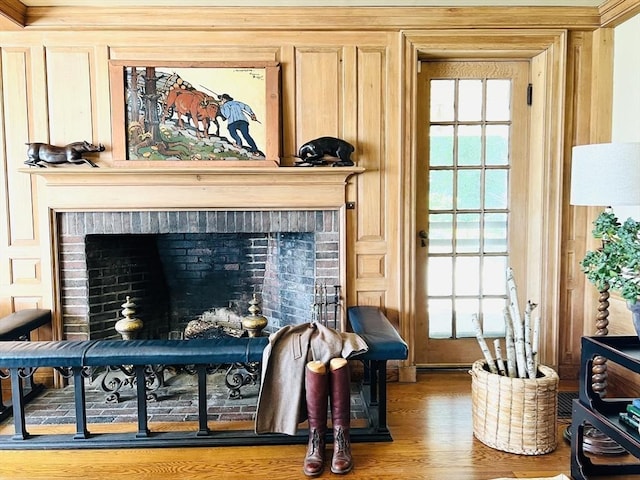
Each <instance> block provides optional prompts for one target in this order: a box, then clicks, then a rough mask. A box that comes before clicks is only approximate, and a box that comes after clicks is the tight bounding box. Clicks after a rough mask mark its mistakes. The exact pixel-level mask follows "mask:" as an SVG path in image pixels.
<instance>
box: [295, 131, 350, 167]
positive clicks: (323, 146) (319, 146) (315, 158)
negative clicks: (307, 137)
mask: <svg viewBox="0 0 640 480" xmlns="http://www.w3.org/2000/svg"><path fill="white" fill-rule="evenodd" d="M353 150H354V148H353V145H351V144H350V143H349V142H345V141H344V140H341V139H339V138H334V137H320V138H316V139H315V140H311V141H309V142H307V143H305V144H304V145H302V146H301V147H300V150H299V151H298V157H299V158H300V159H301V161H300V162H298V163H296V166H300V167H313V166H316V165H328V164H329V163H331V162H327V161H326V160H323V157H324V156H325V155H329V156H331V157H337V158H339V159H340V160H339V161H337V162H333V166H334V167H351V166H352V165H353V161H352V160H351V154H352V153H353Z"/></svg>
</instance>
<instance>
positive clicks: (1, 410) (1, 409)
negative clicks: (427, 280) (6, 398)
mask: <svg viewBox="0 0 640 480" xmlns="http://www.w3.org/2000/svg"><path fill="white" fill-rule="evenodd" d="M1 374H2V372H0V375H1ZM5 410H8V408H7V406H6V405H5V404H4V403H3V402H2V378H1V377H0V421H2V420H4V418H5V417H2V414H3V413H4V412H5Z"/></svg>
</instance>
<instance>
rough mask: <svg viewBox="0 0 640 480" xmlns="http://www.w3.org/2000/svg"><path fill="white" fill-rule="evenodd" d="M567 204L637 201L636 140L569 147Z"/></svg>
mask: <svg viewBox="0 0 640 480" xmlns="http://www.w3.org/2000/svg"><path fill="white" fill-rule="evenodd" d="M569 202H570V203H571V205H593V206H604V207H612V206H617V205H640V143H597V144H593V145H581V146H578V147H573V155H572V159H571V198H570V200H569Z"/></svg>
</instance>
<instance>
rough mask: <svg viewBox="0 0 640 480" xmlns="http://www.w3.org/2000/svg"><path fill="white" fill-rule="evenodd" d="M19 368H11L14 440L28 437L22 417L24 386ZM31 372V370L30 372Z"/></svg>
mask: <svg viewBox="0 0 640 480" xmlns="http://www.w3.org/2000/svg"><path fill="white" fill-rule="evenodd" d="M20 370H21V369H20V368H12V369H11V403H12V404H13V424H14V428H15V433H14V435H13V439H14V440H26V439H27V438H29V433H28V432H27V426H26V421H25V419H24V388H23V386H22V379H21V378H20ZM31 374H33V372H31Z"/></svg>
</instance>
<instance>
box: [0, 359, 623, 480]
mask: <svg viewBox="0 0 640 480" xmlns="http://www.w3.org/2000/svg"><path fill="white" fill-rule="evenodd" d="M569 389H571V387H570V388H569ZM470 390H471V377H470V376H469V374H468V373H467V372H462V371H455V372H451V371H446V372H445V371H435V372H425V373H420V374H419V381H418V382H417V383H415V384H408V383H391V384H389V400H388V401H389V427H390V429H391V432H392V435H393V437H394V441H393V442H388V443H367V444H365V443H359V444H354V445H353V449H352V450H353V456H354V460H355V467H354V470H353V471H352V472H351V473H350V474H348V475H347V476H345V478H350V479H363V480H364V479H366V480H371V479H381V480H384V479H389V480H390V479H393V480H399V479H428V480H489V479H493V478H496V477H517V478H531V477H552V476H556V475H558V474H560V473H564V474H565V475H567V476H569V474H570V463H569V460H570V455H569V446H568V444H567V443H566V442H565V441H564V440H562V437H561V436H560V442H559V446H558V448H557V450H556V451H554V452H553V453H550V454H547V455H540V456H521V455H514V454H508V453H504V452H500V451H497V450H494V449H491V448H489V447H486V446H485V445H483V444H482V443H480V442H479V441H478V440H476V439H475V438H474V437H473V433H472V426H471V398H470ZM566 425H568V420H564V421H561V423H560V424H559V430H560V431H561V432H562V431H564V428H565V427H566ZM46 428H48V429H49V430H48V431H53V430H51V429H53V428H68V426H67V427H46ZM102 428H104V429H105V430H108V429H115V428H118V429H122V428H127V427H126V426H118V425H108V426H106V425H105V426H104V427H103V426H101V429H102ZM168 428H169V427H168V426H167V427H164V429H168ZM30 431H31V429H30ZM92 431H95V428H94V427H93V426H92ZM1 433H3V434H6V433H10V432H7V431H2V432H1ZM33 433H37V432H36V431H35V430H34V431H33ZM329 448H330V446H329V447H328V455H329V454H330V450H329ZM304 452H305V447H304V446H301V445H294V446H257V447H221V448H206V447H202V448H199V447H196V448H182V449H178V448H157V449H133V448H132V449H123V450H57V451H56V450H51V451H0V479H2V480H4V479H12V480H13V479H17V480H27V479H28V480H40V479H42V480H45V479H46V480H57V479H65V480H69V479H78V480H80V479H83V480H94V479H95V480H124V479H126V480H146V479H149V480H151V479H153V480H161V479H179V480H205V479H206V480H210V479H225V480H227V479H229V480H233V479H241V480H247V479H269V480H281V479H301V478H306V477H305V476H304V475H303V473H302V468H301V465H302V458H303V456H304ZM329 458H330V457H329ZM317 478H336V475H334V474H332V473H331V472H330V470H329V468H328V467H327V469H326V470H325V472H324V474H323V475H322V476H321V477H317ZM616 478H618V477H616Z"/></svg>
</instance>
